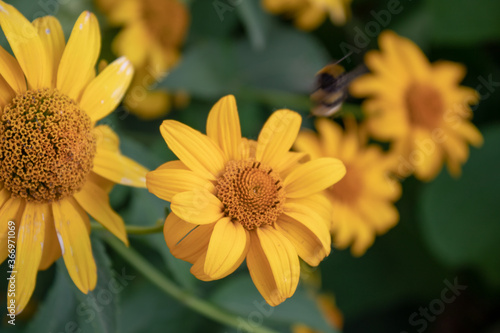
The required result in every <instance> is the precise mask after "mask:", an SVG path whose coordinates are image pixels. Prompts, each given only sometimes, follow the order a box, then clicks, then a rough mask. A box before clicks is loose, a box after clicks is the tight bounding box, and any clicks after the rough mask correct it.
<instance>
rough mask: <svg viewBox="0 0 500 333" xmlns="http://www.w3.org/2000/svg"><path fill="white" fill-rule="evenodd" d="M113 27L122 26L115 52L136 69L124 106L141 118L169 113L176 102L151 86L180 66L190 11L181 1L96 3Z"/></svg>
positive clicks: (99, 0) (114, 0) (113, 0)
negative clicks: (181, 49)
mask: <svg viewBox="0 0 500 333" xmlns="http://www.w3.org/2000/svg"><path fill="white" fill-rule="evenodd" d="M97 4H98V5H99V7H100V8H101V9H102V10H103V12H104V13H105V14H106V15H107V17H108V19H109V22H110V23H111V24H112V25H114V26H120V27H122V29H121V31H120V32H119V33H118V35H117V36H116V38H115V39H114V41H113V44H112V48H113V52H115V53H116V54H117V55H120V56H126V57H127V58H128V59H130V61H131V62H132V64H133V65H134V67H135V69H136V74H135V76H134V79H133V80H132V84H131V87H130V89H129V91H128V93H127V95H126V96H125V99H124V103H125V106H126V107H127V108H128V109H129V110H130V111H131V112H132V113H134V114H135V115H137V116H138V117H140V118H142V119H153V118H157V117H159V116H161V115H164V114H165V113H167V112H168V111H169V110H170V108H171V105H172V104H173V103H174V102H175V99H173V97H172V96H170V95H169V94H168V93H167V92H166V91H163V90H152V89H151V88H152V86H154V84H155V83H156V82H157V81H158V80H159V79H161V78H162V77H163V76H165V75H166V74H167V72H168V71H169V70H170V69H171V68H172V67H173V66H175V65H176V64H177V62H178V61H179V58H180V52H179V48H180V47H181V45H182V43H183V42H184V39H185V36H186V33H187V28H188V25H189V12H188V10H187V8H186V6H185V5H184V4H183V3H182V2H181V1H178V0H97Z"/></svg>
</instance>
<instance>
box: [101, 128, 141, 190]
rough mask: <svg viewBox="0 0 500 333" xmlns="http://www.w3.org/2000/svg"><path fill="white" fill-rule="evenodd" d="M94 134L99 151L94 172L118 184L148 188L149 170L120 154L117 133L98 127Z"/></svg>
mask: <svg viewBox="0 0 500 333" xmlns="http://www.w3.org/2000/svg"><path fill="white" fill-rule="evenodd" d="M94 133H95V135H96V136H97V151H96V154H95V157H94V168H93V170H92V171H94V172H95V173H96V174H98V175H99V176H102V177H104V178H107V179H109V180H111V181H113V182H115V183H118V184H122V185H129V186H136V187H146V173H147V172H148V170H147V169H146V168H144V167H143V166H142V165H140V164H139V163H137V162H135V161H133V160H131V159H130V158H128V157H125V156H123V155H122V154H121V153H120V150H119V148H118V136H117V135H116V133H115V132H113V130H112V129H111V128H109V127H108V126H106V125H101V126H97V127H96V128H95V129H94Z"/></svg>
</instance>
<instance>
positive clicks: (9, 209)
mask: <svg viewBox="0 0 500 333" xmlns="http://www.w3.org/2000/svg"><path fill="white" fill-rule="evenodd" d="M5 191H7V190H5ZM3 192H4V191H3V190H2V193H3ZM22 208H23V200H22V199H19V198H9V199H7V200H6V201H5V202H4V203H3V205H2V206H1V208H0V262H2V261H4V260H5V257H6V256H7V247H8V234H7V233H8V228H7V226H8V223H9V221H14V222H16V221H19V220H20V219H21V214H22ZM17 227H18V226H17V225H16V228H17Z"/></svg>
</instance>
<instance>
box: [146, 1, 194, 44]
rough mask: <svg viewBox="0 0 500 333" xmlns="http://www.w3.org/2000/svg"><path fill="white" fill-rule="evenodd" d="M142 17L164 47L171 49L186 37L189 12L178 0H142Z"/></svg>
mask: <svg viewBox="0 0 500 333" xmlns="http://www.w3.org/2000/svg"><path fill="white" fill-rule="evenodd" d="M141 5H142V18H143V22H144V23H145V24H146V27H147V29H148V30H149V32H150V33H151V35H152V36H153V37H154V39H155V40H156V41H157V42H159V43H160V45H161V46H162V48H163V49H165V50H166V51H171V50H172V48H176V47H177V46H178V45H179V44H180V43H181V42H182V40H183V39H184V36H185V34H186V31H187V24H188V16H187V15H188V14H187V11H186V8H185V7H184V5H182V4H181V3H179V1H176V0H163V1H158V0H142V1H141Z"/></svg>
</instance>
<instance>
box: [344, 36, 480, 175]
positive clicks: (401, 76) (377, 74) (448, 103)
mask: <svg viewBox="0 0 500 333" xmlns="http://www.w3.org/2000/svg"><path fill="white" fill-rule="evenodd" d="M379 45H380V48H381V51H370V52H369V53H367V54H366V57H365V62H366V65H367V66H368V68H369V69H370V70H371V71H372V73H371V74H366V75H364V76H362V77H360V78H358V79H356V80H355V81H354V82H353V83H352V85H351V93H352V94H353V95H354V96H356V97H369V98H368V99H367V100H366V101H365V102H364V103H363V109H364V111H365V113H366V116H367V126H368V129H369V131H370V133H371V134H372V135H373V136H374V137H375V138H376V139H380V140H391V141H395V147H396V150H398V151H399V152H400V156H399V166H398V173H399V174H401V175H402V176H408V175H409V174H410V173H412V172H414V174H415V176H416V177H417V178H418V179H420V180H424V181H429V180H431V179H433V178H434V177H435V176H436V175H437V174H438V173H439V171H440V170H441V168H442V165H443V163H444V162H446V163H447V166H448V169H449V171H450V173H451V174H452V175H454V176H458V175H459V174H460V172H461V165H462V164H463V163H465V161H466V160H467V158H468V156H469V147H468V144H472V145H474V146H480V145H481V144H482V142H483V138H482V135H481V133H480V132H479V130H478V129H477V128H476V127H475V126H474V125H472V123H471V122H470V121H469V120H470V119H471V118H472V111H471V109H470V105H471V104H476V103H477V102H478V99H479V95H478V93H477V92H476V91H475V90H473V89H471V88H468V87H464V86H460V85H459V83H460V81H462V79H463V78H464V76H465V71H466V70H465V67H464V66H462V65H460V64H457V63H454V62H450V61H438V62H435V63H433V64H431V63H429V61H428V60H427V58H426V57H425V55H424V54H423V53H422V51H421V50H420V49H419V48H418V46H417V45H415V44H414V43H413V42H412V41H410V40H409V39H406V38H403V37H400V36H398V35H396V34H395V33H394V32H391V31H384V32H383V33H382V34H381V35H380V37H379Z"/></svg>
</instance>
